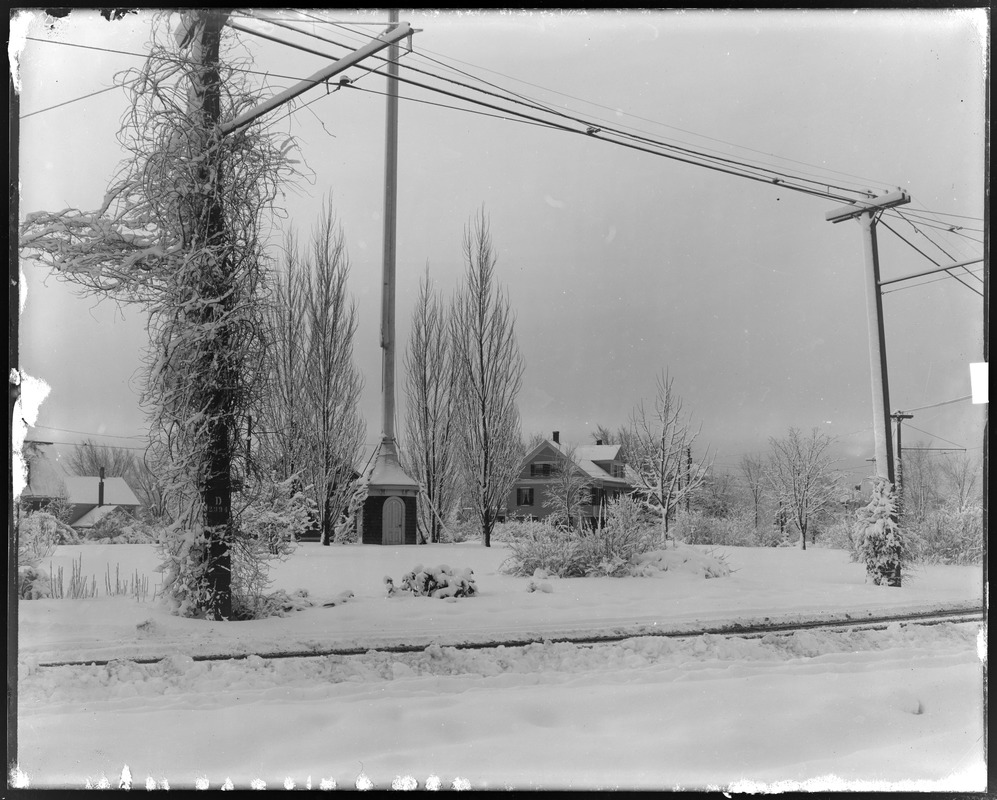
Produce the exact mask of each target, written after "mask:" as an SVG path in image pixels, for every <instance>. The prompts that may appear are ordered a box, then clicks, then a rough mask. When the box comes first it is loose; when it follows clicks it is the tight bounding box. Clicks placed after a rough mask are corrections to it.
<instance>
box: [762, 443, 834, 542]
mask: <svg viewBox="0 0 997 800" xmlns="http://www.w3.org/2000/svg"><path fill="white" fill-rule="evenodd" d="M833 442H834V440H833V439H832V438H831V437H830V436H827V435H826V434H823V433H820V431H818V430H817V429H816V428H814V429H813V430H812V431H811V432H810V435H809V436H805V435H804V434H803V433H801V432H800V430H799V429H798V428H790V429H789V432H788V434H787V435H786V436H783V437H772V438H770V439H769V447H770V452H769V458H768V461H767V463H766V467H765V475H766V480H767V481H768V483H769V486H770V487H771V490H772V492H773V494H774V495H775V497H776V499H777V500H778V501H779V502H780V503H781V510H782V511H785V513H786V514H787V516H788V517H789V519H790V520H791V521H792V522H793V524H794V525H795V526H796V529H797V530H798V531H799V532H800V537H801V547H802V549H804V550H806V549H807V533H808V532H810V530H811V525H812V524H813V523H814V522H815V521H816V520H817V519H819V517H820V516H821V515H822V514H823V513H824V512H825V511H826V510H827V509H828V508H829V507H830V506H831V505H832V504H833V503H834V502H835V501H836V500H837V497H838V494H839V489H838V487H837V486H836V484H835V482H834V476H833V475H832V469H831V468H832V465H833V464H834V458H833V457H832V456H831V454H830V452H829V451H830V447H831V445H832V444H833Z"/></svg>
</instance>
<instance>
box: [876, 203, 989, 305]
mask: <svg viewBox="0 0 997 800" xmlns="http://www.w3.org/2000/svg"><path fill="white" fill-rule="evenodd" d="M880 224H881V225H882V226H883V227H884V228H886V230H888V231H889V232H890V233H892V234H893V235H894V236H896V237H897V238H898V239H900V241H902V242H904V243H905V244H907V245H908V246H909V247H911V248H912V249H913V250H916V251H917V252H918V253H920V254H921V255H922V256H924V257H925V258H926V259H928V261H930V262H931V263H932V264H934V265H935V266H936V267H941V266H944V265H942V264H939V263H938V262H937V261H935V259H933V258H932V257H931V256H929V255H928V254H927V253H925V252H924V251H923V250H921V248H919V247H918V246H917V245H916V244H914V243H913V242H911V241H910V240H909V239H907V238H906V237H905V236H903V234H901V233H898V232H897V231H896V230H894V229H893V228H891V227H890V226H889V225H888V224H887V223H886V222H883V221H882V220H880ZM948 274H949V275H951V276H952V277H953V278H955V279H956V280H957V281H959V283H961V284H962V285H963V286H965V287H966V288H967V289H969V290H970V291H973V292H976V294H978V295H979V296H980V297H983V292H981V291H980V290H979V289H977V288H976V287H975V286H972V285H970V284H968V283H966V281H964V280H962V278H960V277H959V276H958V275H956V274H955V273H953V272H949V273H948Z"/></svg>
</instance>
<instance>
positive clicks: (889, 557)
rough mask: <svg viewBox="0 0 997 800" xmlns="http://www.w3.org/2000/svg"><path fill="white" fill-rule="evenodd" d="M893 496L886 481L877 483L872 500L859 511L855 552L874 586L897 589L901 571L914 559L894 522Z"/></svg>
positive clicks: (905, 539)
mask: <svg viewBox="0 0 997 800" xmlns="http://www.w3.org/2000/svg"><path fill="white" fill-rule="evenodd" d="M895 513H896V495H895V493H894V491H893V486H892V485H891V484H890V483H889V481H882V480H881V481H876V483H875V485H874V486H873V488H872V499H871V500H870V501H869V504H868V505H867V506H866V507H865V508H861V509H859V511H858V520H859V522H858V537H857V538H858V551H859V556H860V557H861V558H862V560H863V561H864V562H865V568H866V574H867V575H868V577H869V580H871V581H872V582H873V583H874V584H876V585H877V586H882V585H886V586H899V585H900V579H901V570H902V568H903V567H904V566H906V565H907V564H909V563H910V562H911V561H912V560H913V556H914V552H913V551H912V549H911V546H910V543H909V541H908V538H907V537H906V536H904V535H903V534H902V533H901V531H900V528H899V526H898V525H897V523H896V518H895Z"/></svg>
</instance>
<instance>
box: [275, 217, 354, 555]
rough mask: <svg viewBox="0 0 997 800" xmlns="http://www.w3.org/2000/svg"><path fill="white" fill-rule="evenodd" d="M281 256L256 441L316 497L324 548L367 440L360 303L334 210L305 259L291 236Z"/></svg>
mask: <svg viewBox="0 0 997 800" xmlns="http://www.w3.org/2000/svg"><path fill="white" fill-rule="evenodd" d="M284 249H285V256H284V258H285V263H284V268H283V269H282V270H280V271H277V272H275V274H274V275H273V277H272V283H273V293H272V299H271V302H270V304H269V306H268V311H269V325H268V328H269V330H270V331H271V345H270V353H269V358H268V361H267V363H268V365H269V378H270V380H269V386H270V391H268V392H267V395H266V397H265V398H264V400H263V402H262V404H261V408H262V409H263V414H262V417H263V419H262V421H263V426H262V432H261V435H260V440H261V443H262V449H263V454H264V458H265V460H266V462H267V463H268V464H269V466H270V467H271V468H273V467H276V468H277V469H278V470H279V471H280V477H281V479H290V478H294V479H295V480H297V481H298V483H299V485H300V486H301V487H302V488H303V489H304V491H305V492H306V493H307V494H308V495H309V496H310V497H311V499H312V501H313V503H314V506H315V509H316V511H315V513H316V522H317V525H318V528H319V534H320V540H321V542H322V544H325V545H328V544H329V543H330V542H331V541H332V540H333V538H334V535H335V527H336V524H337V522H338V521H339V519H340V517H341V516H342V514H343V512H344V511H345V510H346V506H347V504H348V502H349V499H350V496H351V495H352V493H353V481H354V473H355V469H356V464H357V459H358V458H359V454H360V448H361V446H362V444H363V437H364V432H365V426H364V421H363V418H362V417H361V416H360V412H359V403H360V394H361V391H362V389H363V380H362V378H361V375H360V372H359V370H358V369H357V367H356V365H355V364H354V361H353V340H354V337H355V335H356V328H357V312H356V304H355V303H354V302H353V300H352V299H351V298H350V295H349V293H348V291H347V280H348V278H349V269H350V265H349V258H348V255H347V252H346V245H345V241H344V237H343V232H342V229H341V228H340V227H339V226H338V224H337V223H336V220H335V217H334V216H333V214H332V212H331V211H330V210H329V208H328V205H325V206H324V207H323V209H322V214H321V216H320V218H319V220H318V223H317V225H316V227H315V229H314V230H313V232H312V235H311V239H310V241H309V247H308V248H307V250H305V251H304V252H303V253H302V252H299V250H298V247H297V244H296V241H295V239H294V237H293V236H292V237H290V238H288V240H287V242H286V245H285V248H284Z"/></svg>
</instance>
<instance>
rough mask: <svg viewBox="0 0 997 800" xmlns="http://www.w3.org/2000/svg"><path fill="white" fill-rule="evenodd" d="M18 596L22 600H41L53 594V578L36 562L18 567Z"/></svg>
mask: <svg viewBox="0 0 997 800" xmlns="http://www.w3.org/2000/svg"><path fill="white" fill-rule="evenodd" d="M17 596H18V597H20V598H21V599H22V600H41V599H43V598H46V597H51V596H52V579H51V578H50V577H49V574H48V573H47V572H46V571H45V570H43V569H42V568H41V567H39V566H37V565H35V564H19V565H18V567H17Z"/></svg>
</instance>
